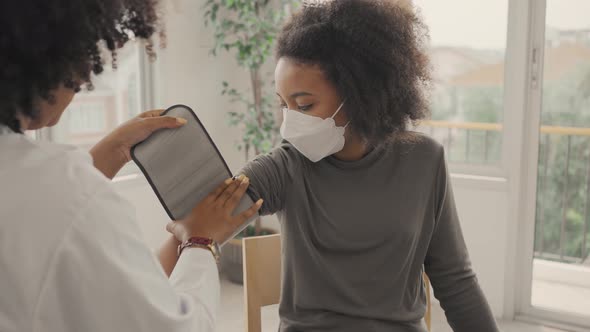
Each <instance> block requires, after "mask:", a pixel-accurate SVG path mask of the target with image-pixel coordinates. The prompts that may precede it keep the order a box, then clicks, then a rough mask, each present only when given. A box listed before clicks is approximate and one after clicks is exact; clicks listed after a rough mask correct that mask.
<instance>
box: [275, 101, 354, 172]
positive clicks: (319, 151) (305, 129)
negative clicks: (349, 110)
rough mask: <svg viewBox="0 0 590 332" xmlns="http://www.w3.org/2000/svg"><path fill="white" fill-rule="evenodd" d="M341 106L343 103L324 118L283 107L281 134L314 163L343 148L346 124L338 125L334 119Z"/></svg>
mask: <svg viewBox="0 0 590 332" xmlns="http://www.w3.org/2000/svg"><path fill="white" fill-rule="evenodd" d="M342 106H344V103H342V104H341V105H340V107H338V110H336V112H335V113H334V115H332V116H331V117H329V118H326V119H322V118H319V117H317V116H311V115H307V114H303V113H301V112H297V111H293V110H287V109H283V124H282V125H281V136H283V138H284V139H286V140H287V141H289V143H291V144H293V146H294V147H295V148H296V149H297V150H298V151H299V152H301V153H302V154H303V155H304V156H306V157H307V159H309V160H311V161H312V162H314V163H315V162H318V161H320V160H322V159H324V158H325V157H327V156H329V155H332V154H334V153H336V152H339V151H341V150H342V148H344V130H345V129H346V126H348V124H346V126H344V127H338V126H336V122H335V121H334V117H335V116H336V114H338V112H340V109H342Z"/></svg>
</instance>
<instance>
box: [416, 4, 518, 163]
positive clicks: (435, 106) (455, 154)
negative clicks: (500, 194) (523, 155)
mask: <svg viewBox="0 0 590 332" xmlns="http://www.w3.org/2000/svg"><path fill="white" fill-rule="evenodd" d="M414 4H415V5H416V7H417V8H418V9H419V11H420V12H421V15H422V17H423V19H424V20H425V22H426V24H427V25H428V26H429V28H430V37H431V43H430V56H431V59H432V63H433V78H434V86H433V91H432V98H431V100H432V108H431V111H432V121H428V122H426V123H424V124H423V126H422V128H421V130H422V131H424V132H426V133H428V134H430V135H431V136H433V137H435V138H436V139H437V140H439V141H440V142H441V143H442V144H444V145H445V148H446V150H447V157H448V159H449V162H451V163H454V164H486V165H495V164H499V163H500V161H501V155H502V153H501V151H502V119H503V92H504V91H503V90H504V55H505V50H506V27H507V20H508V1H507V0H478V1H472V0H445V1H440V0H414Z"/></svg>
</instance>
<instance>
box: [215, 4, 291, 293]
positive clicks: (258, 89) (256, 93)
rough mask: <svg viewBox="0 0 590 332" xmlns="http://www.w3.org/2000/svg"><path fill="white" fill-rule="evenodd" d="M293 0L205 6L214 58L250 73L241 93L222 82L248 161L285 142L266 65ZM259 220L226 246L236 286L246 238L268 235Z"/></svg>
mask: <svg viewBox="0 0 590 332" xmlns="http://www.w3.org/2000/svg"><path fill="white" fill-rule="evenodd" d="M291 2H292V0H274V1H271V0H207V2H206V3H205V5H204V10H205V14H204V16H205V25H206V26H210V27H212V29H213V31H214V37H215V44H214V46H213V49H212V50H211V54H212V55H214V56H216V55H217V54H218V53H219V52H220V51H225V52H229V53H231V54H233V55H234V56H235V60H236V63H237V64H238V66H239V67H241V68H244V70H245V71H247V72H248V73H249V76H250V84H249V88H248V89H247V90H239V89H237V88H235V87H234V86H232V84H231V83H230V82H226V81H224V82H222V87H221V94H222V95H224V96H227V97H228V98H230V100H231V102H232V103H234V104H236V105H238V106H239V107H240V111H231V112H229V113H228V116H229V119H228V122H229V125H230V126H235V127H238V128H240V129H241V130H242V138H241V140H240V141H239V142H237V143H236V148H237V149H238V150H239V151H242V152H243V153H244V157H245V160H246V161H248V160H249V159H250V158H251V157H253V156H256V155H258V154H260V153H266V152H269V151H270V150H271V149H272V148H273V147H274V146H276V144H277V143H278V142H279V140H280V134H279V126H280V119H277V118H276V116H277V114H279V113H280V112H276V102H274V100H275V97H274V93H273V92H272V90H271V91H269V88H271V87H272V79H263V78H267V77H268V74H269V71H268V70H265V68H264V65H265V64H266V63H267V62H268V60H269V58H271V57H272V53H273V47H274V42H275V39H276V36H277V33H278V31H279V29H280V26H281V25H282V22H283V20H284V18H285V17H286V16H287V15H288V13H289V11H290V5H291ZM272 233H274V232H273V231H272V230H269V229H263V228H262V225H261V220H260V218H258V219H256V221H255V222H254V224H253V225H250V226H249V227H248V228H246V229H245V230H244V231H243V232H242V233H241V234H240V235H239V236H238V237H236V239H234V240H233V241H230V242H229V243H228V244H227V245H226V246H225V247H224V252H223V255H222V259H221V266H222V270H223V271H224V272H225V273H226V275H227V276H228V278H229V279H230V280H231V281H233V282H236V283H242V282H243V278H242V277H243V276H242V238H243V237H248V236H258V235H268V234H272Z"/></svg>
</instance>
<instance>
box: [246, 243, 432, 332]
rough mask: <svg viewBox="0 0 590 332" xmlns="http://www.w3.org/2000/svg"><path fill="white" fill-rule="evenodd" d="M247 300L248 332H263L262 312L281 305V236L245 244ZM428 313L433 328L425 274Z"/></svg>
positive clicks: (427, 321)
mask: <svg viewBox="0 0 590 332" xmlns="http://www.w3.org/2000/svg"><path fill="white" fill-rule="evenodd" d="M243 253H244V260H243V261H244V263H243V264H244V300H245V307H246V332H261V331H262V322H261V315H260V312H261V311H260V309H261V308H262V307H265V306H269V305H274V304H278V303H279V301H280V298H281V236H280V235H278V234H277V235H269V236H259V237H250V238H245V239H244V240H243ZM424 282H425V287H426V295H427V309H426V315H425V316H424V319H425V321H426V325H427V326H428V331H430V327H431V312H430V309H431V304H430V280H429V279H428V277H427V276H426V274H424Z"/></svg>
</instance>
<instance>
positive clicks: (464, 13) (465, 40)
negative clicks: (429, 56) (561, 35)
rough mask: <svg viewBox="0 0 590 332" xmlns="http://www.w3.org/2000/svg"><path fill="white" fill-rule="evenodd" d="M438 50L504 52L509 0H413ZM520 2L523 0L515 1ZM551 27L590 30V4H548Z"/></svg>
mask: <svg viewBox="0 0 590 332" xmlns="http://www.w3.org/2000/svg"><path fill="white" fill-rule="evenodd" d="M413 1H414V4H415V5H416V6H417V7H418V8H420V10H421V13H422V17H423V18H424V20H425V21H426V24H427V25H428V26H429V28H430V38H431V42H432V44H433V45H434V46H442V45H445V46H461V47H472V48H479V49H495V50H503V49H504V48H505V46H506V26H507V23H508V0H413ZM515 1H520V0H515ZM547 25H548V26H550V27H553V28H558V29H580V28H590V0H547Z"/></svg>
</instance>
